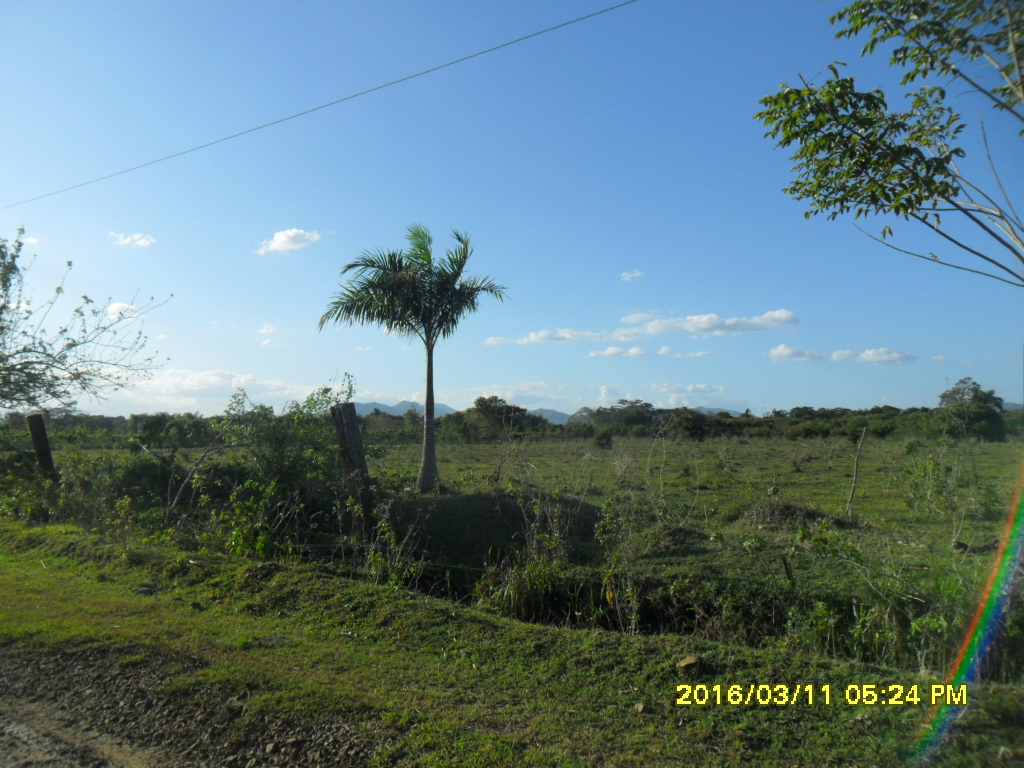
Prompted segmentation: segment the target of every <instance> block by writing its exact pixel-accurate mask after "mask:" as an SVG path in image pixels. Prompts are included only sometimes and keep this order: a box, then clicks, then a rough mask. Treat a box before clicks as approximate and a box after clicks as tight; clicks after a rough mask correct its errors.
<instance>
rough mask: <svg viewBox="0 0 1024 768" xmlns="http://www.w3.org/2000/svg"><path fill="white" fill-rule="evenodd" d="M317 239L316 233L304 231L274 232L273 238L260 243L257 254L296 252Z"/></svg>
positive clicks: (286, 230) (318, 237) (287, 230)
mask: <svg viewBox="0 0 1024 768" xmlns="http://www.w3.org/2000/svg"><path fill="white" fill-rule="evenodd" d="M319 239H320V235H319V234H317V233H316V232H307V231H306V230H304V229H285V230H283V231H281V232H275V233H274V237H273V238H271V239H270V240H264V241H263V242H262V243H260V249H259V250H258V251H257V253H258V254H259V255H260V256H263V255H265V254H268V253H284V252H286V251H297V250H299V248H305V247H306V246H307V245H312V244H313V243H315V242H316V241H317V240H319Z"/></svg>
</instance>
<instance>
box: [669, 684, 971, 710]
mask: <svg viewBox="0 0 1024 768" xmlns="http://www.w3.org/2000/svg"><path fill="white" fill-rule="evenodd" d="M921 688H922V686H921V685H920V684H918V683H914V684H913V685H906V686H904V685H898V684H888V685H878V684H876V683H851V684H849V685H847V686H846V687H845V688H844V689H843V696H842V699H839V698H838V697H837V699H836V703H846V704H848V705H850V706H865V707H873V706H891V707H899V706H918V705H921V704H929V705H930V706H933V707H934V706H938V705H941V704H945V705H947V706H957V707H965V706H967V684H966V683H962V684H961V685H959V686H953V685H949V684H939V683H935V684H932V685H930V686H928V693H927V695H926V696H922V692H921ZM676 693H677V694H679V696H678V697H677V698H676V705H677V706H680V707H690V706H698V707H703V706H722V705H729V706H734V707H742V706H751V705H754V706H762V707H767V706H776V707H785V706H793V705H796V704H799V703H804V704H807V705H810V706H813V705H815V704H822V705H825V706H829V705H831V704H832V703H833V697H832V693H833V687H832V686H831V685H819V686H814V685H812V684H810V683H808V684H806V685H799V684H798V685H793V686H790V685H786V684H785V683H779V684H776V685H769V684H760V685H758V684H756V683H750V684H749V685H746V686H744V685H738V684H734V685H722V684H720V683H719V684H716V685H711V686H708V685H704V684H699V685H687V684H680V685H677V686H676Z"/></svg>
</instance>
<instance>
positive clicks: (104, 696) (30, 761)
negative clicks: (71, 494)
mask: <svg viewBox="0 0 1024 768" xmlns="http://www.w3.org/2000/svg"><path fill="white" fill-rule="evenodd" d="M122 656H125V654H124V653H117V654H115V653H113V652H106V651H95V650H90V651H81V652H73V653H68V652H59V651H54V652H40V651H23V650H18V649H15V648H13V647H11V646H3V647H0V768H15V766H18V767H21V766H28V765H33V766H47V767H48V768H213V766H218V767H219V766H228V767H229V768H257V766H292V765H302V766H310V767H311V768H319V767H320V766H324V767H326V766H362V765H367V764H369V762H370V760H371V759H372V758H373V756H374V754H375V753H376V752H377V750H378V748H380V747H382V746H386V745H388V744H389V743H390V740H389V739H387V738H386V737H384V735H383V733H382V734H381V738H380V739H377V740H374V739H372V738H371V737H369V736H368V735H367V734H368V733H369V732H370V731H372V730H373V729H372V728H367V727H365V726H367V724H366V723H363V724H356V723H350V722H344V721H340V720H338V719H323V720H319V721H304V722H297V721H293V720H288V719H285V718H280V719H272V718H264V717H259V718H257V717H255V716H252V715H249V714H248V713H247V712H246V696H245V695H244V694H243V695H240V696H233V697H230V698H229V697H226V696H225V695H221V696H220V697H219V698H218V696H217V694H216V692H215V691H213V690H211V689H210V688H208V687H207V688H202V687H197V688H195V689H190V690H188V691H187V692H185V693H181V692H178V693H167V692H164V691H163V690H162V689H163V688H164V684H165V682H166V681H167V680H168V679H171V678H173V677H180V676H182V675H188V674H190V673H194V672H197V671H198V670H199V669H200V666H201V665H200V664H198V663H197V662H185V663H182V662H175V661H171V660H167V659H147V660H146V661H145V662H144V663H136V662H133V663H131V664H128V665H124V664H119V663H118V662H119V661H120V660H121V658H122ZM126 658H127V659H133V660H134V659H137V658H139V656H127V657H126ZM360 725H362V726H363V727H360ZM370 725H372V724H370Z"/></svg>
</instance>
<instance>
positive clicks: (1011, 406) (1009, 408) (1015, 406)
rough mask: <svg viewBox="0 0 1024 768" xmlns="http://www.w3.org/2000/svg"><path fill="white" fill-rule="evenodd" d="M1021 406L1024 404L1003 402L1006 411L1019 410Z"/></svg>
mask: <svg viewBox="0 0 1024 768" xmlns="http://www.w3.org/2000/svg"><path fill="white" fill-rule="evenodd" d="M1021 408H1024V405H1021V404H1020V403H1005V402H1004V403H1003V410H1004V411H1019V410H1020V409H1021Z"/></svg>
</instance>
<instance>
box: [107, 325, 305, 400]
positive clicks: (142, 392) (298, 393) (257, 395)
mask: <svg viewBox="0 0 1024 768" xmlns="http://www.w3.org/2000/svg"><path fill="white" fill-rule="evenodd" d="M268 341H269V339H268ZM239 387H244V388H245V391H246V393H247V394H248V395H249V397H250V398H251V399H252V401H253V402H256V403H260V402H268V401H274V404H275V405H276V406H277V407H280V405H283V403H284V402H285V401H288V400H302V399H303V398H305V397H306V396H307V395H308V394H309V393H310V392H312V391H313V389H314V388H315V387H312V386H307V385H302V384H293V383H291V382H286V381H280V380H276V379H258V378H256V377H255V376H252V375H250V374H237V373H232V372H231V371H191V370H187V369H179V368H167V369H164V370H162V371H160V372H159V373H158V374H157V375H155V376H154V377H153V378H151V379H147V380H143V381H140V382H138V383H137V384H136V385H135V386H134V387H132V388H131V389H125V390H121V391H120V392H119V393H118V399H119V400H124V401H128V402H130V403H132V405H131V408H132V409H133V410H132V412H133V413H139V412H141V411H140V410H139V409H140V408H141V409H142V410H143V411H158V410H159V411H169V412H173V413H182V412H185V411H196V410H198V411H200V412H201V413H205V414H214V413H223V411H224V409H225V408H226V407H227V405H228V398H229V397H230V396H231V393H232V392H233V391H235V390H236V389H238V388H239Z"/></svg>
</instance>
